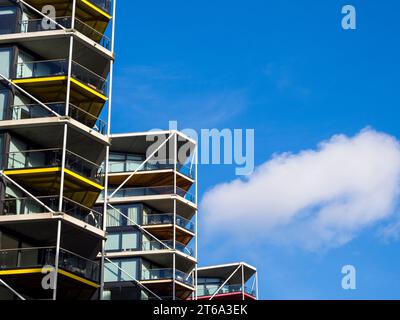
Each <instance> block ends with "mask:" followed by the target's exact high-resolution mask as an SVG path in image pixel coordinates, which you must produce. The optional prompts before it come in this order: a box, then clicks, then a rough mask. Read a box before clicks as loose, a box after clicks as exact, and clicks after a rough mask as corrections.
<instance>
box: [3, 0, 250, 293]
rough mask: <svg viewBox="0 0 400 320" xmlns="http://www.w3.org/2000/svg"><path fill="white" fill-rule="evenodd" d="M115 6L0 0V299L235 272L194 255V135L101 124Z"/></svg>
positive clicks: (178, 286)
mask: <svg viewBox="0 0 400 320" xmlns="http://www.w3.org/2000/svg"><path fill="white" fill-rule="evenodd" d="M115 11H116V1H115V0H114V1H111V0H46V1H44V0H0V300H3V299H27V300H30V299H34V300H35V299H46V300H51V299H54V300H55V299H83V300H88V299H104V300H127V299H135V300H137V299H143V300H185V299H197V298H198V292H200V296H201V297H203V298H207V297H208V296H207V295H205V294H204V290H206V289H207V290H208V287H207V286H206V287H205V289H204V290H203V289H201V288H202V286H204V285H205V284H206V283H207V284H208V282H209V280H207V279H206V278H207V277H209V278H213V279H214V280H215V279H216V278H218V279H220V282H218V283H219V284H220V285H222V284H223V286H222V287H223V288H220V289H219V290H217V294H215V295H214V294H213V297H212V298H215V297H217V296H219V295H221V294H222V292H225V291H226V290H227V285H230V284H232V285H233V282H232V281H233V280H235V281H236V280H237V279H236V276H235V277H231V278H229V279H228V280H227V283H224V281H225V280H226V279H225V278H224V277H222V275H221V270H220V269H221V268H219V267H218V268H217V269H215V270H214V271H215V272H216V274H215V275H213V274H212V272H211V269H210V268H209V269H207V271H206V270H205V269H198V268H197V265H198V254H197V210H198V208H197V154H198V152H197V144H196V141H194V140H192V139H191V138H190V137H187V136H185V135H184V134H182V133H180V132H178V131H153V132H146V133H128V134H114V135H111V124H110V120H111V105H112V78H113V65H114V30H115ZM103 119H106V121H104V120H103ZM242 267H243V270H242V271H243V274H244V278H243V279H246V282H247V280H248V275H249V274H250V273H251V272H250V271H249V270H250V269H251V270H253V269H252V267H249V266H247V265H246V266H242ZM228 269H229V268H228ZM199 270H200V272H201V275H199V276H198V272H199ZM229 270H230V269H229ZM198 279H199V280H200V282H199V283H198ZM210 281H211V280H210ZM242 287H243V288H244V287H245V286H244V285H243V286H242ZM199 288H200V289H199ZM201 290H203V291H201ZM248 293H249V292H247V291H246V290H244V294H243V292H242V294H241V295H237V296H235V298H237V297H242V298H243V299H246V298H248V297H249V296H251V297H255V295H254V294H253V295H252V294H250V295H249V296H248ZM250 293H253V291H252V292H250Z"/></svg>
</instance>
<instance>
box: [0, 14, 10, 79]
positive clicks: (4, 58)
mask: <svg viewBox="0 0 400 320" xmlns="http://www.w3.org/2000/svg"><path fill="white" fill-rule="evenodd" d="M1 23H2V20H1V15H0V24H1ZM0 34H1V32H0ZM11 52H12V50H11V48H0V73H1V74H2V75H3V76H5V77H7V78H9V77H10V66H11Z"/></svg>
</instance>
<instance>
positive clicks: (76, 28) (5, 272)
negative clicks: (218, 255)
mask: <svg viewBox="0 0 400 320" xmlns="http://www.w3.org/2000/svg"><path fill="white" fill-rule="evenodd" d="M112 12H113V10H112V8H111V3H110V1H107V0H70V1H58V0H46V1H44V0H25V1H13V0H1V1H0V120H1V121H0V146H1V154H0V155H1V159H0V160H1V171H0V199H1V208H0V210H1V211H0V212H1V215H0V280H1V283H2V284H3V287H2V289H1V298H13V297H14V298H15V295H16V294H17V296H18V297H20V298H21V297H23V298H25V299H92V298H94V297H95V296H96V294H97V292H98V290H99V287H100V286H101V281H100V274H101V268H100V264H99V262H98V261H97V256H98V254H99V252H101V251H102V247H103V244H104V240H105V230H104V228H103V221H102V220H103V217H102V215H101V214H100V213H99V212H97V211H95V210H93V206H94V205H95V202H96V200H97V199H98V197H99V195H100V193H101V192H102V191H103V190H104V178H105V175H104V171H103V170H102V164H103V163H104V159H105V157H106V154H107V153H108V146H109V139H108V136H107V135H108V132H107V130H108V125H107V124H106V123H105V122H103V121H102V120H101V119H100V115H101V114H104V113H105V114H107V111H109V110H107V109H108V108H107V107H108V100H109V90H110V89H109V88H110V87H109V85H110V83H108V82H107V80H106V79H107V78H108V79H110V72H111V70H112V65H113V59H114V55H113V52H112V51H113V50H112V39H110V38H108V37H107V36H106V35H105V33H107V32H108V33H110V31H109V30H110V29H112V27H111V25H112V24H113V23H114V22H113V19H112ZM45 14H47V15H48V16H46V15H45ZM108 113H109V112H108ZM46 275H47V278H44V277H45V276H46ZM4 288H12V290H6V289H4Z"/></svg>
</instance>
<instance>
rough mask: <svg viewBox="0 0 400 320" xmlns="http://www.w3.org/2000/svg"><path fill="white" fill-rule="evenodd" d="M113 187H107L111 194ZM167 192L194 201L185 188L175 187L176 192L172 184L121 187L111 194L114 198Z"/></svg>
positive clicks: (164, 193) (155, 194) (165, 193)
mask: <svg viewBox="0 0 400 320" xmlns="http://www.w3.org/2000/svg"><path fill="white" fill-rule="evenodd" d="M114 190H115V189H112V188H111V189H109V190H108V193H109V195H111V194H112V193H113V192H114ZM168 194H177V195H178V196H181V197H182V198H185V199H186V200H188V201H190V202H193V203H194V202H195V200H196V199H195V197H194V195H192V194H191V193H189V192H188V191H186V190H183V189H181V188H179V187H177V188H176V193H175V190H174V187H172V186H164V187H162V186H161V187H147V188H121V189H119V190H118V191H117V192H116V194H115V195H114V196H113V197H114V198H127V197H141V196H157V195H168ZM102 198H103V199H104V194H102Z"/></svg>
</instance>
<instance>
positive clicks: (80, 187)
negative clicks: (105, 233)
mask: <svg viewBox="0 0 400 320" xmlns="http://www.w3.org/2000/svg"><path fill="white" fill-rule="evenodd" d="M64 172H65V179H64V195H65V196H66V197H68V198H69V199H71V200H74V201H76V202H78V203H80V204H82V205H85V206H87V207H92V206H93V205H94V204H95V202H96V200H97V198H98V196H99V194H100V192H101V191H102V190H103V189H104V187H103V186H101V185H99V184H98V183H96V182H94V181H91V180H90V179H87V178H85V177H83V176H81V175H79V174H77V173H75V172H73V171H71V170H69V169H64ZM4 174H6V175H7V176H9V177H10V178H11V179H13V180H15V181H16V182H18V183H19V184H21V185H22V186H23V187H25V188H27V189H28V190H29V191H32V192H33V193H34V194H35V195H38V196H39V195H44V196H46V195H58V194H59V192H60V181H61V168H60V167H51V168H32V169H14V170H6V171H4Z"/></svg>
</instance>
